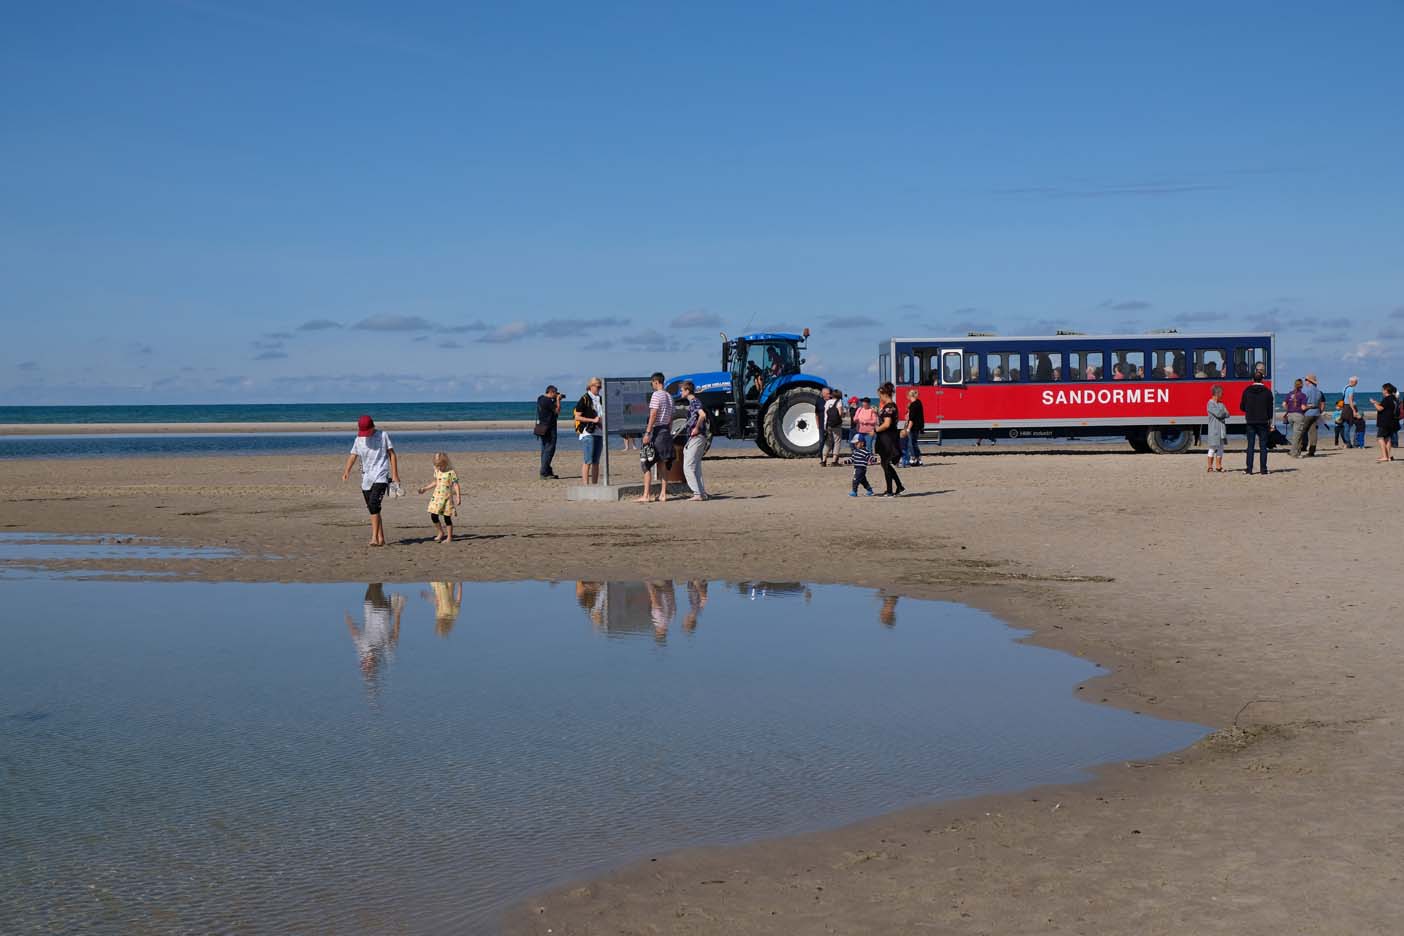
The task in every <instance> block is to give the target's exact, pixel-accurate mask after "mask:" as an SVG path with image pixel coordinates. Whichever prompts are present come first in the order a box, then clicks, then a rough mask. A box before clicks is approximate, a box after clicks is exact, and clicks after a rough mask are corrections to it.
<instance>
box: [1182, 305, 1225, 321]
mask: <svg viewBox="0 0 1404 936" xmlns="http://www.w3.org/2000/svg"><path fill="white" fill-rule="evenodd" d="M1226 318H1228V313H1226V312H1213V311H1210V310H1207V309H1200V310H1196V311H1192V312H1181V313H1179V314H1177V315H1176V316H1175V321H1177V322H1179V323H1180V324H1182V325H1191V324H1193V323H1195V322H1220V321H1223V320H1224V319H1226Z"/></svg>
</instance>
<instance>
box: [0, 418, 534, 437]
mask: <svg viewBox="0 0 1404 936" xmlns="http://www.w3.org/2000/svg"><path fill="white" fill-rule="evenodd" d="M531 427H532V421H531V420H529V419H489V420H423V421H411V420H406V421H388V420H387V421H386V422H385V423H383V424H380V428H382V429H384V430H386V431H387V432H506V431H512V430H518V429H520V430H523V431H525V430H529V429H530V428H531ZM355 431H356V426H355V424H354V423H344V422H227V423H214V422H198V423H193V422H184V423H141V422H136V423H133V422H128V423H0V436H37V435H46V436H71V435H204V434H219V433H224V434H239V433H273V432H288V433H294V432H297V433H313V432H344V433H347V434H348V435H349V434H353V433H355Z"/></svg>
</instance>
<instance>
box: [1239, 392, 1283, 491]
mask: <svg viewBox="0 0 1404 936" xmlns="http://www.w3.org/2000/svg"><path fill="white" fill-rule="evenodd" d="M1238 408H1239V409H1240V410H1242V411H1243V421H1244V423H1245V424H1246V427H1245V428H1247V430H1248V465H1247V468H1246V469H1245V471H1246V473H1247V474H1252V473H1253V447H1254V445H1255V444H1256V445H1257V446H1258V450H1259V451H1258V468H1259V470H1260V471H1261V472H1262V473H1263V474H1267V473H1268V466H1267V457H1268V431H1269V430H1270V429H1271V428H1272V414H1273V411H1274V410H1275V409H1277V405H1276V401H1275V400H1273V398H1272V391H1271V390H1269V389H1268V388H1267V387H1266V386H1264V385H1263V372H1262V371H1261V370H1257V371H1254V373H1253V382H1252V383H1251V384H1249V385H1248V386H1247V387H1246V388H1244V390H1243V396H1242V397H1241V398H1240V399H1239V401H1238Z"/></svg>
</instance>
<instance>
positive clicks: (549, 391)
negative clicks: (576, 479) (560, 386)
mask: <svg viewBox="0 0 1404 936" xmlns="http://www.w3.org/2000/svg"><path fill="white" fill-rule="evenodd" d="M562 396H564V394H562V393H561V392H560V391H559V390H557V389H556V385H555V384H551V385H550V386H548V387H547V388H546V392H545V393H543V394H541V396H539V397H537V398H536V426H535V427H534V428H533V429H532V432H534V433H536V438H537V439H538V440H539V441H540V442H541V479H542V480H543V481H545V480H548V479H550V480H554V479H555V478H556V473H555V472H554V471H552V470H551V459H553V458H555V457H556V424H557V423H558V422H559V421H560V418H561V397H562Z"/></svg>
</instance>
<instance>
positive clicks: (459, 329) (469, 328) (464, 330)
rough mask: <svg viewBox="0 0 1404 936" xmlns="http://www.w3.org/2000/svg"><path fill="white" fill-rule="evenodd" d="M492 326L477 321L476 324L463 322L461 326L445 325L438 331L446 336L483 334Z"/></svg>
mask: <svg viewBox="0 0 1404 936" xmlns="http://www.w3.org/2000/svg"><path fill="white" fill-rule="evenodd" d="M491 327H492V326H491V325H489V324H488V323H487V322H484V321H482V320H481V319H479V320H478V321H476V322H465V323H464V324H462V325H445V326H444V327H442V328H440V329H439V331H441V332H443V333H444V334H446V335H466V334H468V333H469V332H485V331H487V330H488V329H490V328H491Z"/></svg>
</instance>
